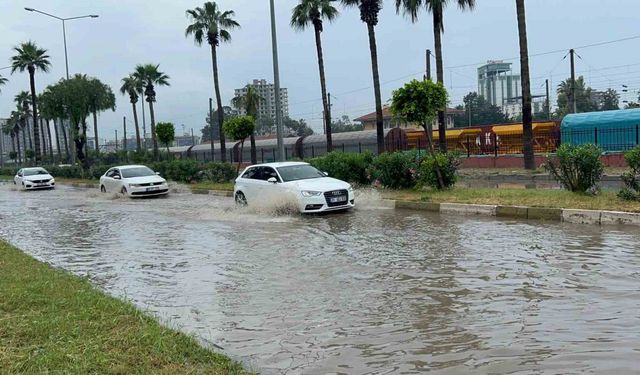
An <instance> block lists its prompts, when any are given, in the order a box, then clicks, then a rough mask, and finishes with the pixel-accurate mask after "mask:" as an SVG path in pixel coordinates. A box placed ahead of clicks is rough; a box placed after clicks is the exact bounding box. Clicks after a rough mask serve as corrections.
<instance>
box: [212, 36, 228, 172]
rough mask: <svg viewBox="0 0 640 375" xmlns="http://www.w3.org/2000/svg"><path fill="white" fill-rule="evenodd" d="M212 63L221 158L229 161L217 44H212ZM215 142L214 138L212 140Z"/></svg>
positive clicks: (223, 160)
mask: <svg viewBox="0 0 640 375" xmlns="http://www.w3.org/2000/svg"><path fill="white" fill-rule="evenodd" d="M211 65H212V68H213V88H214V90H215V92H216V104H217V106H218V126H219V129H220V160H221V161H222V162H223V163H224V162H226V161H227V153H226V150H227V146H226V143H225V139H224V129H223V125H224V110H223V109H222V97H221V96H220V82H219V81H218V55H217V51H216V46H215V45H213V44H212V45H211ZM212 122H213V121H212ZM211 142H213V139H212V140H211Z"/></svg>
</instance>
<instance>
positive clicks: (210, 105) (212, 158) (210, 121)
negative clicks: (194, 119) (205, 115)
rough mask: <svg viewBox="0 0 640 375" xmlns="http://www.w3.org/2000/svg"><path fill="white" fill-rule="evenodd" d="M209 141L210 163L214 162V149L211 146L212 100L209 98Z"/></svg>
mask: <svg viewBox="0 0 640 375" xmlns="http://www.w3.org/2000/svg"><path fill="white" fill-rule="evenodd" d="M209 139H210V140H211V161H215V160H216V157H215V152H214V151H215V147H214V145H213V98H209Z"/></svg>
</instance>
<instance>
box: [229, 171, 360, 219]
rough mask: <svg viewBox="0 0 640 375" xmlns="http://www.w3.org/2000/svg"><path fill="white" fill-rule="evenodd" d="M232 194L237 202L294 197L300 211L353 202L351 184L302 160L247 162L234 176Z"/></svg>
mask: <svg viewBox="0 0 640 375" xmlns="http://www.w3.org/2000/svg"><path fill="white" fill-rule="evenodd" d="M233 195H234V197H235V201H236V203H237V204H239V205H247V204H248V205H252V204H263V203H264V202H269V201H273V200H278V199H282V200H283V201H284V200H286V199H287V198H288V197H295V200H296V203H297V205H298V208H299V210H300V212H302V213H316V212H327V211H337V210H347V209H350V208H353V207H354V206H355V198H354V192H353V187H352V186H351V185H350V184H349V183H347V182H344V181H341V180H338V179H335V178H331V177H328V176H327V174H326V173H324V172H321V171H319V170H317V169H316V168H314V167H313V166H311V165H309V164H308V163H302V162H284V163H266V164H257V165H252V166H249V167H247V168H246V169H245V170H244V171H243V172H242V174H241V175H240V176H239V177H238V178H237V179H236V181H235V186H234V190H233ZM255 202H259V203H255Z"/></svg>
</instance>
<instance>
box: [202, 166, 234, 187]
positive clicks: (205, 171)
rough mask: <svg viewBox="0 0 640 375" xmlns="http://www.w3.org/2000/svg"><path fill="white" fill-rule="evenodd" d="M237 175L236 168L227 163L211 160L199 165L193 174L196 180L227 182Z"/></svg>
mask: <svg viewBox="0 0 640 375" xmlns="http://www.w3.org/2000/svg"><path fill="white" fill-rule="evenodd" d="M236 177H237V173H236V168H235V167H234V166H233V165H231V164H229V163H218V162H212V163H207V164H204V165H202V166H201V170H200V171H199V172H198V173H197V174H196V175H195V176H194V180H197V181H211V182H218V183H220V182H229V181H232V180H233V179H235V178H236Z"/></svg>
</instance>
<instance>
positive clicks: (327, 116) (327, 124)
mask: <svg viewBox="0 0 640 375" xmlns="http://www.w3.org/2000/svg"><path fill="white" fill-rule="evenodd" d="M314 28H315V34H316V50H317V52H318V69H319V70H320V89H321V91H322V108H323V109H324V131H325V134H326V136H327V152H331V151H333V140H332V139H331V108H329V101H328V100H327V84H326V80H325V75H324V57H323V53H322V39H321V38H320V33H321V30H320V25H314Z"/></svg>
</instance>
